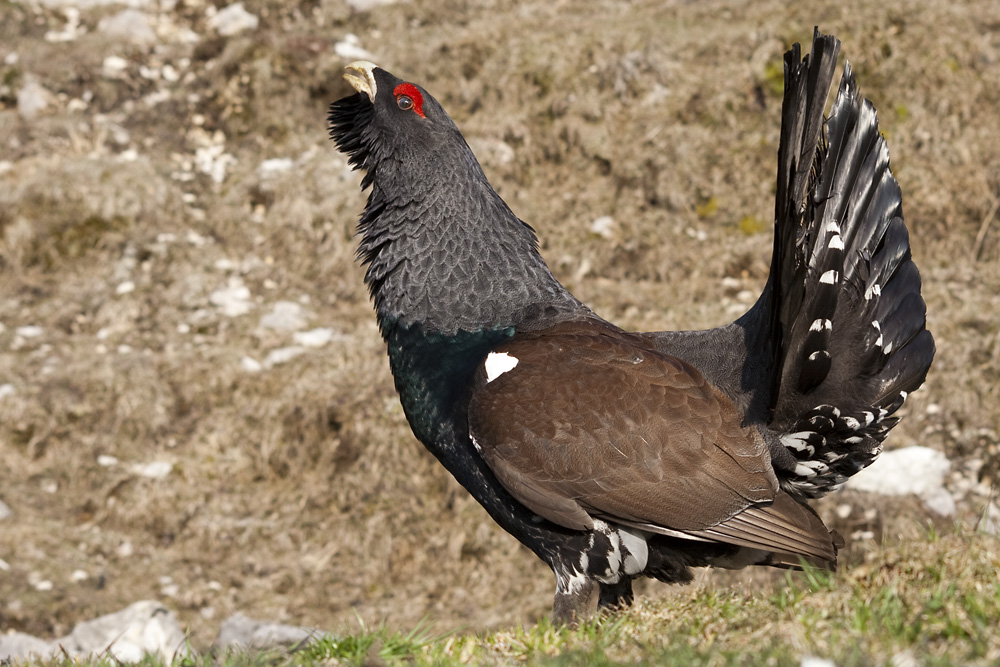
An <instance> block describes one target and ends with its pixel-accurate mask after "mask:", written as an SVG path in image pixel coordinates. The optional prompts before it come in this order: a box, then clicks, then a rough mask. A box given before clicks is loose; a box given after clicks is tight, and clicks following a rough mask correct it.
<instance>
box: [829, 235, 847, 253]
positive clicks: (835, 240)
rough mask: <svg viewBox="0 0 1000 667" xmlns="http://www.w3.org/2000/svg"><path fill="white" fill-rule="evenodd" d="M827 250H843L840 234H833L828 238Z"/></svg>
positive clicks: (842, 240) (842, 238) (842, 239)
mask: <svg viewBox="0 0 1000 667" xmlns="http://www.w3.org/2000/svg"><path fill="white" fill-rule="evenodd" d="M826 247H827V248H830V249H831V250H843V249H844V237H843V236H841V235H840V234H834V235H833V236H831V237H830V242H829V243H827V244H826Z"/></svg>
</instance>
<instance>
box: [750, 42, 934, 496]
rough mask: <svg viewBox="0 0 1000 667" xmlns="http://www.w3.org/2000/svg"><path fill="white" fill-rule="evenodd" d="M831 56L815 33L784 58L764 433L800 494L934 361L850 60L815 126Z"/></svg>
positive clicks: (832, 480)
mask: <svg viewBox="0 0 1000 667" xmlns="http://www.w3.org/2000/svg"><path fill="white" fill-rule="evenodd" d="M838 50H839V42H838V41H837V40H836V39H834V38H833V37H830V36H823V35H820V34H819V32H818V31H817V33H816V35H815V36H814V39H813V50H812V54H811V55H810V56H807V57H806V58H804V59H800V53H799V48H798V45H796V46H795V47H794V48H793V49H792V50H791V51H789V52H788V53H787V54H786V55H785V97H784V102H783V109H782V127H781V142H780V147H779V155H778V201H777V204H776V234H775V249H774V258H773V259H772V287H773V289H774V301H773V304H774V308H773V313H772V322H771V332H772V334H774V335H773V336H772V345H773V348H772V355H773V357H772V358H773V359H774V362H775V363H774V364H773V366H772V368H773V376H772V392H771V405H770V415H771V419H770V422H769V424H768V427H769V428H770V429H771V430H772V431H773V432H774V433H775V434H776V435H777V439H778V441H779V442H780V446H776V447H774V450H775V451H774V460H775V467H776V470H777V472H778V475H779V478H780V479H781V483H782V486H783V487H784V488H785V489H786V490H787V491H788V492H790V493H792V494H794V495H797V496H800V497H802V496H806V497H818V496H820V495H823V494H825V493H826V492H828V491H830V490H831V489H832V488H833V487H834V486H836V485H838V484H840V483H841V482H843V481H845V480H846V479H847V478H848V477H850V476H851V475H853V474H855V473H856V472H858V471H859V470H861V469H862V468H864V467H866V466H867V465H869V464H870V463H871V462H872V461H873V460H874V459H875V457H876V456H877V455H878V453H879V452H880V451H881V443H882V440H883V439H884V438H885V436H886V435H887V434H888V432H889V429H891V428H892V427H893V426H894V425H895V424H896V422H897V421H898V420H897V419H896V418H894V417H892V415H893V414H894V413H895V412H896V410H898V409H899V407H900V406H901V405H902V404H903V401H904V400H905V398H906V395H907V394H908V393H909V392H912V391H914V390H915V389H917V388H918V387H919V386H920V385H921V384H922V383H923V381H924V378H925V377H926V375H927V371H928V369H929V368H930V364H931V361H932V359H933V357H934V340H933V337H932V336H931V334H930V332H928V331H927V330H926V328H925V305H924V301H923V299H922V298H921V296H920V274H919V272H918V271H917V268H916V266H915V265H914V264H913V262H912V261H911V259H910V246H909V237H908V235H907V231H906V227H905V225H904V224H903V214H902V198H901V195H900V190H899V185H898V184H897V183H896V179H895V178H894V177H893V175H892V172H891V170H890V168H889V152H888V148H887V147H886V143H885V140H884V138H883V137H882V136H881V135H880V134H879V130H878V120H877V117H876V114H875V109H874V107H873V106H872V104H871V102H869V101H868V100H865V99H863V98H862V97H861V96H860V94H859V92H858V88H857V84H856V83H855V81H854V76H853V74H852V72H851V68H850V65H847V66H846V67H845V68H844V74H843V78H842V79H841V84H840V90H839V92H838V94H837V98H836V100H835V102H834V104H833V108H832V112H831V114H830V118H829V119H828V120H826V122H825V123H824V122H823V121H824V119H823V110H824V107H825V103H826V97H827V93H828V90H829V87H830V83H831V81H832V77H833V72H834V69H835V66H836V58H837V52H838ZM824 130H825V131H824Z"/></svg>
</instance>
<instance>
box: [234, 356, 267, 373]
mask: <svg viewBox="0 0 1000 667" xmlns="http://www.w3.org/2000/svg"><path fill="white" fill-rule="evenodd" d="M240 367H241V368H242V369H243V370H245V371H246V372H247V373H260V372H261V371H262V370H264V366H263V365H262V364H261V363H260V362H259V361H257V360H256V359H254V358H253V357H243V358H242V359H240Z"/></svg>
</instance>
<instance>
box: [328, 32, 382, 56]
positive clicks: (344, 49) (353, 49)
mask: <svg viewBox="0 0 1000 667" xmlns="http://www.w3.org/2000/svg"><path fill="white" fill-rule="evenodd" d="M333 51H334V53H336V54H337V55H338V56H340V57H341V58H343V59H344V60H378V58H377V57H376V56H375V55H374V54H372V53H371V52H370V51H365V50H364V49H363V48H361V40H360V39H358V36H357V35H352V34H351V33H347V34H346V35H344V39H343V40H341V41H339V42H337V43H336V44H334V45H333Z"/></svg>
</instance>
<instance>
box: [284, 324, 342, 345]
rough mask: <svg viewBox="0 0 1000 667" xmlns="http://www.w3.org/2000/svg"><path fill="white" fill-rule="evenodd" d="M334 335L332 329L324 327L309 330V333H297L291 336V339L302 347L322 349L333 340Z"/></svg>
mask: <svg viewBox="0 0 1000 667" xmlns="http://www.w3.org/2000/svg"><path fill="white" fill-rule="evenodd" d="M335 335H336V334H335V332H334V331H333V329H328V328H325V327H324V328H319V329H311V330H309V331H297V332H295V333H294V334H292V339H293V340H294V341H295V342H296V344H298V345H302V346H304V347H323V346H324V345H326V344H327V343H329V342H330V341H331V340H333V338H334V336H335Z"/></svg>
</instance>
